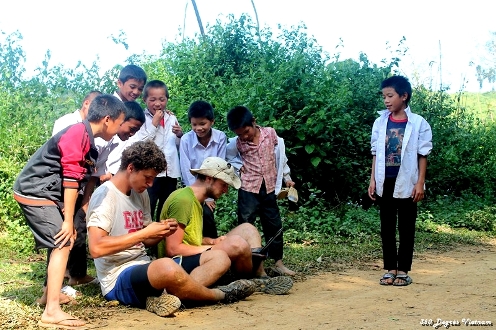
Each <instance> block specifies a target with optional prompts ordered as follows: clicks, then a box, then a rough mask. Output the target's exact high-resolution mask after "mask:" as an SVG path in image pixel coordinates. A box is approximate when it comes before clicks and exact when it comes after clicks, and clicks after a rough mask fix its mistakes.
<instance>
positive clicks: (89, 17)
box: [0, 0, 496, 91]
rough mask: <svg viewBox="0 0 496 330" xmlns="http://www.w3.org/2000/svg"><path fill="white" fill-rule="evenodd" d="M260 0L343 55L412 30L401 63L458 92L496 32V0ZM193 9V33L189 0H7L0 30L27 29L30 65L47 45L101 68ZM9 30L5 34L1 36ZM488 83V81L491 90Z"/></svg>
mask: <svg viewBox="0 0 496 330" xmlns="http://www.w3.org/2000/svg"><path fill="white" fill-rule="evenodd" d="M253 1H254V2H255V5H256V8H257V12H258V16H259V20H260V24H261V26H262V27H265V26H267V27H272V28H274V29H275V28H276V27H277V24H281V25H282V26H283V27H286V28H289V27H291V26H293V25H294V26H296V25H298V24H299V23H300V22H303V23H305V25H306V26H307V27H308V34H309V35H313V36H315V38H316V39H317V42H318V44H320V45H321V46H322V47H323V48H324V50H326V51H328V52H329V53H330V54H331V55H332V54H334V53H335V51H336V46H337V45H338V44H339V43H340V38H341V39H342V40H343V45H344V47H343V48H340V49H339V52H340V53H341V58H342V59H344V58H349V57H351V58H354V59H357V58H358V54H359V52H363V53H365V54H367V56H368V57H369V59H370V60H371V61H372V62H374V63H379V62H380V60H381V59H383V58H387V59H389V58H390V51H389V50H387V47H386V43H387V42H389V44H390V45H391V46H392V49H393V50H395V49H396V45H397V44H398V43H399V41H400V39H401V38H402V37H403V36H405V38H406V42H405V45H406V47H408V49H409V50H408V52H407V56H406V57H404V58H403V59H402V62H401V69H402V70H403V71H404V72H403V74H406V75H407V76H409V78H410V79H411V80H412V81H413V82H415V81H416V80H420V82H422V83H424V84H426V85H427V86H429V84H430V83H431V82H432V85H433V88H438V87H439V82H440V80H441V79H442V83H443V86H450V87H451V91H457V90H458V89H459V88H460V86H462V85H463V82H464V81H465V84H464V86H465V90H470V91H478V90H479V86H478V83H477V81H476V77H475V68H474V67H470V66H469V63H470V62H471V61H474V62H476V63H480V58H481V56H482V55H481V54H482V53H483V52H484V44H485V42H486V41H488V40H489V38H490V31H496V19H495V17H494V16H495V14H494V13H495V11H496V10H495V9H496V3H495V2H494V0H471V1H468V0H451V1H444V0H417V1H399V2H396V1H378V0H344V1H343V0H341V1H339V2H337V1H325V0H305V1H296V0H253ZM196 3H197V5H198V9H199V11H200V15H201V18H202V21H203V25H204V27H206V26H207V24H208V23H211V24H213V23H214V22H215V20H216V19H217V18H219V15H222V16H225V15H227V14H234V15H235V17H239V15H240V14H241V13H247V14H249V15H250V16H252V17H253V20H255V16H254V14H253V7H252V5H251V1H250V0H230V1H229V0H196ZM186 4H188V5H187V7H186ZM185 9H186V24H185V33H186V35H188V36H192V35H194V34H195V33H198V32H199V29H198V24H197V22H196V17H195V14H194V11H193V6H192V5H191V2H190V0H160V1H159V0H144V1H130V0H120V1H116V0H99V1H96V0H86V1H77V0H72V1H67V0H45V1H39V0H23V1H21V2H18V1H12V0H8V1H2V4H1V9H0V10H1V11H0V31H3V32H5V33H7V34H10V33H12V32H14V31H15V30H19V31H20V33H21V34H22V35H23V40H22V42H21V45H22V47H23V49H24V51H25V52H26V56H27V63H26V68H27V69H28V71H29V72H28V74H31V73H32V70H33V69H34V68H36V67H37V66H40V65H41V62H42V61H43V58H44V54H45V53H46V51H47V50H48V49H49V50H50V51H51V54H52V59H51V62H50V63H51V64H52V65H54V64H58V63H62V64H64V65H65V66H66V67H67V68H73V67H75V65H76V63H77V62H78V60H81V61H82V62H83V63H85V64H88V65H89V64H91V63H92V62H93V61H94V60H96V59H97V56H98V57H99V64H100V66H101V67H102V69H108V68H110V67H112V66H113V65H115V64H123V63H124V61H125V59H126V58H127V57H128V56H130V55H132V54H141V53H143V52H144V53H146V54H152V55H156V54H158V53H159V51H160V48H161V43H162V41H163V40H167V41H174V40H176V37H177V38H179V39H180V36H179V32H178V31H179V29H180V28H181V29H182V27H183V21H184V17H185ZM120 30H123V31H124V32H125V34H126V36H127V42H128V44H129V46H130V48H129V50H127V51H126V50H125V49H124V47H122V46H120V45H115V44H114V43H113V41H112V40H111V38H110V36H111V35H114V36H118V35H119V31H120ZM274 32H275V31H274ZM4 37H5V36H2V35H0V41H1V42H2V43H3V42H4ZM440 55H441V61H440ZM429 63H431V65H430V66H429ZM439 63H441V68H442V70H441V72H442V78H440V74H439ZM415 77H417V78H415ZM489 87H492V86H489V85H488V84H487V83H486V84H485V88H484V90H487V89H489Z"/></svg>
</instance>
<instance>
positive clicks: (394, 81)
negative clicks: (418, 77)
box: [381, 76, 412, 105]
mask: <svg viewBox="0 0 496 330" xmlns="http://www.w3.org/2000/svg"><path fill="white" fill-rule="evenodd" d="M388 87H390V88H394V90H395V91H396V93H398V94H399V95H400V96H403V94H405V93H406V94H407V95H408V96H407V98H406V105H408V102H410V99H411V97H412V85H411V84H410V82H409V81H408V79H407V78H406V77H403V76H392V77H389V78H387V79H385V80H384V81H383V82H382V83H381V89H384V88H388Z"/></svg>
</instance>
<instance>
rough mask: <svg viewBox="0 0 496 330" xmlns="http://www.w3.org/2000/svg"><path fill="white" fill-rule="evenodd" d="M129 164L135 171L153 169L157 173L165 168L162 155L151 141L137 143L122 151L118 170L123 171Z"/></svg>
mask: <svg viewBox="0 0 496 330" xmlns="http://www.w3.org/2000/svg"><path fill="white" fill-rule="evenodd" d="M129 164H133V167H134V169H135V170H137V171H141V170H148V169H153V170H155V172H157V173H161V172H163V171H165V167H166V166H167V162H166V161H165V156H164V153H163V152H162V150H160V148H159V147H158V146H157V145H156V144H155V142H153V140H151V139H148V140H146V141H137V142H135V143H133V144H131V145H130V146H129V147H127V148H126V149H124V151H123V152H122V156H121V165H120V167H119V170H120V171H121V170H125V169H126V168H127V167H128V166H129Z"/></svg>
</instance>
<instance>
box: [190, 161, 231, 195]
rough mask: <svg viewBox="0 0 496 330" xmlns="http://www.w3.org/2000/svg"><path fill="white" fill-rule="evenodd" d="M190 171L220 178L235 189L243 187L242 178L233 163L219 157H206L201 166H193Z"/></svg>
mask: <svg viewBox="0 0 496 330" xmlns="http://www.w3.org/2000/svg"><path fill="white" fill-rule="evenodd" d="M189 171H190V172H191V174H193V175H196V174H203V175H205V176H209V177H212V178H215V179H220V180H222V181H224V182H225V183H227V184H228V185H230V186H231V187H234V188H235V189H239V187H241V180H240V179H239V177H238V176H237V175H236V172H235V171H234V168H233V167H232V166H231V164H229V163H228V162H226V161H225V160H224V159H222V158H219V157H208V158H205V160H204V161H203V163H202V164H201V166H200V168H197V169H195V168H192V169H190V170H189Z"/></svg>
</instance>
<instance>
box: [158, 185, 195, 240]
mask: <svg viewBox="0 0 496 330" xmlns="http://www.w3.org/2000/svg"><path fill="white" fill-rule="evenodd" d="M169 218H174V219H176V220H177V222H178V223H179V224H182V225H184V226H185V228H184V238H183V243H184V244H188V245H193V246H201V245H202V240H203V235H202V231H203V208H202V206H201V204H200V202H198V200H197V199H196V197H195V195H194V193H193V190H192V189H191V188H190V187H185V188H181V189H178V190H176V191H174V192H173V193H172V194H170V195H169V197H168V198H167V200H166V201H165V204H164V207H163V209H162V213H161V214H160V219H169Z"/></svg>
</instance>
